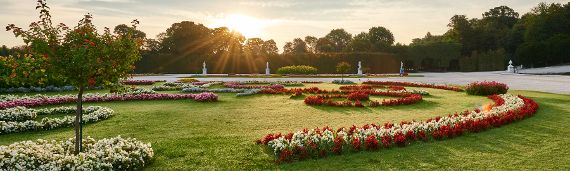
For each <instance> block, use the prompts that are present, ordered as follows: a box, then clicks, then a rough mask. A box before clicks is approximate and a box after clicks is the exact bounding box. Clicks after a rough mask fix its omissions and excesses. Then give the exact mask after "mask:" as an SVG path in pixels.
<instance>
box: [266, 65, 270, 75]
mask: <svg viewBox="0 0 570 171" xmlns="http://www.w3.org/2000/svg"><path fill="white" fill-rule="evenodd" d="M265 75H271V73H269V62H266V63H265Z"/></svg>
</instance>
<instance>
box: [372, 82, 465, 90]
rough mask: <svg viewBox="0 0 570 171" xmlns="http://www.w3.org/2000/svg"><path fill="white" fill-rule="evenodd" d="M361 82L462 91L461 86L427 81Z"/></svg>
mask: <svg viewBox="0 0 570 171" xmlns="http://www.w3.org/2000/svg"><path fill="white" fill-rule="evenodd" d="M362 84H368V85H388V86H405V87H424V88H435V89H442V90H451V91H457V92H461V91H463V89H462V88H459V87H454V86H448V85H436V84H427V83H413V82H398V81H365V82H362Z"/></svg>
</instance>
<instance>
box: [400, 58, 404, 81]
mask: <svg viewBox="0 0 570 171" xmlns="http://www.w3.org/2000/svg"><path fill="white" fill-rule="evenodd" d="M401 76H404V62H402V61H400V77H401Z"/></svg>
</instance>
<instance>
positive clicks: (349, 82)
mask: <svg viewBox="0 0 570 171" xmlns="http://www.w3.org/2000/svg"><path fill="white" fill-rule="evenodd" d="M332 83H333V84H354V82H352V81H350V80H333V81H332Z"/></svg>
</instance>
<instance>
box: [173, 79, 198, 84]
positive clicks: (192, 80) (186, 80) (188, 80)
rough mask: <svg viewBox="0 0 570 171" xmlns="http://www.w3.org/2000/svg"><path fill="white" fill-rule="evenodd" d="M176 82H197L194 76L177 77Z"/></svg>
mask: <svg viewBox="0 0 570 171" xmlns="http://www.w3.org/2000/svg"><path fill="white" fill-rule="evenodd" d="M176 82H177V83H193V82H198V80H197V79H194V78H182V79H178V80H176Z"/></svg>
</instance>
